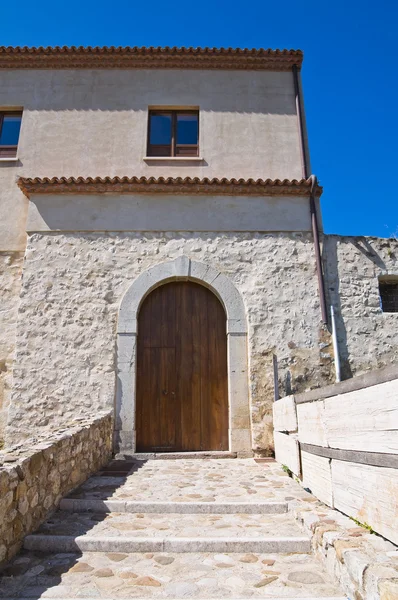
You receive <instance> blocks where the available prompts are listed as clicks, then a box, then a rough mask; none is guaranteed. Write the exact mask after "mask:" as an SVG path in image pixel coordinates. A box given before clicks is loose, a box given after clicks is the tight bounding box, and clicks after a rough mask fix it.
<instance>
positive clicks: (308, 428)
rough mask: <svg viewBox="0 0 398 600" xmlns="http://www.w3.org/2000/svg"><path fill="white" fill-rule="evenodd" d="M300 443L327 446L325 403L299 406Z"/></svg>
mask: <svg viewBox="0 0 398 600" xmlns="http://www.w3.org/2000/svg"><path fill="white" fill-rule="evenodd" d="M297 421H298V432H299V441H300V442H301V443H303V444H314V445H316V446H327V445H328V443H327V432H326V428H325V419H324V401H322V400H320V401H317V402H306V403H305V404H298V405H297Z"/></svg>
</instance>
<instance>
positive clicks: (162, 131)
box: [149, 115, 171, 145]
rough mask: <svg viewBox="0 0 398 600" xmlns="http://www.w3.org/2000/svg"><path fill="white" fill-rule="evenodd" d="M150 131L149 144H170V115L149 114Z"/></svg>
mask: <svg viewBox="0 0 398 600" xmlns="http://www.w3.org/2000/svg"><path fill="white" fill-rule="evenodd" d="M150 132H151V135H150V139H149V143H150V144H154V145H165V144H171V115H151V124H150Z"/></svg>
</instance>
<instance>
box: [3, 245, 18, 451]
mask: <svg viewBox="0 0 398 600" xmlns="http://www.w3.org/2000/svg"><path fill="white" fill-rule="evenodd" d="M22 264H23V253H22V252H0V289H1V303H0V449H1V448H2V446H3V443H4V430H5V426H6V422H7V413H8V406H9V403H10V396H11V384H12V364H13V356H14V349H15V334H16V324H17V314H18V303H19V290H20V285H21V270H22Z"/></svg>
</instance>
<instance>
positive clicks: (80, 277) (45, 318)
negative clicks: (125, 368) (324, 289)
mask: <svg viewBox="0 0 398 600" xmlns="http://www.w3.org/2000/svg"><path fill="white" fill-rule="evenodd" d="M182 254H184V255H186V256H187V257H188V258H191V259H192V261H197V262H200V263H204V264H205V265H209V267H211V268H212V269H216V270H217V271H220V272H221V273H222V274H224V275H225V276H226V277H228V278H230V279H231V281H232V283H233V284H234V286H235V287H236V289H237V290H238V292H239V293H240V295H241V297H242V299H243V303H244V306H245V311H246V317H247V322H248V357H249V387H250V402H251V420H252V431H253V447H254V448H255V449H256V450H258V451H260V452H265V453H267V452H268V453H269V452H270V451H271V447H272V401H273V367H272V354H273V353H275V354H276V355H277V357H278V363H279V368H280V385H281V387H282V389H283V390H285V389H293V390H296V391H302V390H303V389H306V388H307V387H308V386H309V385H321V384H322V383H325V382H328V381H329V376H330V369H329V368H328V367H324V368H323V369H322V368H320V367H319V319H320V312H319V300H318V293H317V279H316V273H315V259H314V251H313V243H312V240H311V237H310V235H309V234H305V233H303V234H300V233H296V234H295V233H285V234H282V233H280V234H266V233H250V232H241V233H239V232H229V233H221V232H203V233H198V232H197V233H188V232H175V231H174V232H129V233H127V232H125V233H108V234H107V233H94V232H93V233H88V232H86V233H83V232H82V233H66V232H64V233H61V232H58V233H56V232H49V233H41V234H40V233H35V234H32V235H29V236H28V246H27V251H26V256H25V266H24V277H23V284H22V290H21V301H20V302H21V303H20V309H19V328H18V339H17V351H16V367H15V370H14V386H13V393H12V405H11V407H10V411H9V421H8V423H9V424H8V430H7V443H10V444H11V443H13V442H16V441H19V440H21V439H22V438H26V437H28V436H29V434H30V432H31V430H32V428H35V429H37V430H39V431H44V432H45V431H50V430H51V429H52V428H53V425H54V422H57V423H58V424H63V423H64V424H67V423H69V422H70V421H71V420H72V419H74V418H76V416H79V415H91V414H93V412H96V411H97V410H101V409H105V408H108V407H112V406H114V401H115V384H116V359H117V356H116V331H117V314H118V310H119V306H120V302H121V299H122V297H123V295H124V293H125V292H126V290H127V289H128V288H129V287H130V285H131V283H132V282H133V281H134V280H135V279H136V278H137V277H138V276H139V275H140V274H141V273H143V272H144V271H146V270H147V269H149V268H151V267H153V266H155V265H158V264H159V263H162V262H165V261H169V260H173V259H175V258H177V257H178V256H181V255H182ZM322 352H324V353H325V352H327V350H325V349H323V350H322Z"/></svg>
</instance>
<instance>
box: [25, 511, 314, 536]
mask: <svg viewBox="0 0 398 600" xmlns="http://www.w3.org/2000/svg"><path fill="white" fill-rule="evenodd" d="M37 533H39V534H46V535H66V536H70V535H72V536H81V535H84V534H86V533H89V535H90V536H91V537H101V536H106V537H108V536H110V537H113V536H117V537H129V538H130V537H142V536H143V535H144V534H145V537H151V538H157V537H162V538H164V537H168V536H173V537H177V538H179V537H182V538H187V537H192V538H197V537H200V538H202V537H203V538H206V537H225V536H234V537H238V538H239V537H246V536H248V535H250V537H262V536H264V537H288V536H292V537H294V536H298V537H300V536H302V535H303V532H302V529H301V528H300V527H299V526H298V525H297V523H296V522H295V520H294V518H293V517H292V516H291V515H288V514H282V515H261V514H260V515H258V514H226V515H212V514H205V515H197V514H188V515H180V514H165V515H162V514H156V513H146V514H144V513H133V514H128V513H110V514H107V515H105V514H99V513H90V514H85V513H65V512H63V513H58V514H57V515H56V517H55V518H52V519H50V520H49V521H47V522H46V523H44V524H43V525H42V526H41V527H40V528H39V529H38V532H37Z"/></svg>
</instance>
